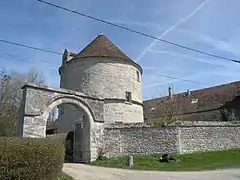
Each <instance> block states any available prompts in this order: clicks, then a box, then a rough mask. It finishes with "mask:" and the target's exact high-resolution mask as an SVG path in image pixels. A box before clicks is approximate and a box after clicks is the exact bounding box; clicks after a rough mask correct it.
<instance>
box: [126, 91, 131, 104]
mask: <svg viewBox="0 0 240 180" xmlns="http://www.w3.org/2000/svg"><path fill="white" fill-rule="evenodd" d="M125 96H126V102H128V103H132V93H131V92H128V91H126V93H125Z"/></svg>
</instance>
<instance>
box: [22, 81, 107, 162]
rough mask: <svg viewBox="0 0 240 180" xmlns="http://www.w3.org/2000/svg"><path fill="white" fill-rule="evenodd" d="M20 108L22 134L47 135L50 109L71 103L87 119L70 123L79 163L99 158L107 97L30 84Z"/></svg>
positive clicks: (29, 135) (76, 157)
mask: <svg viewBox="0 0 240 180" xmlns="http://www.w3.org/2000/svg"><path fill="white" fill-rule="evenodd" d="M22 89H23V97H22V101H21V106H20V110H19V122H18V132H19V135H20V136H22V137H35V138H43V137H45V136H46V124H47V118H48V115H49V112H50V111H51V110H52V109H53V108H54V107H56V106H58V105H61V104H64V103H68V104H72V105H75V106H76V107H77V108H78V109H79V110H81V111H82V112H83V113H84V115H85V116H84V121H83V122H80V121H79V122H78V121H77V122H74V123H73V122H71V121H70V122H69V123H73V124H72V125H71V127H72V129H66V132H70V131H74V155H73V158H74V159H73V160H74V161H75V162H88V161H91V160H94V159H95V158H96V157H97V149H98V146H100V138H101V136H102V133H103V131H102V130H103V128H102V126H103V121H104V118H103V105H104V100H103V99H100V98H93V97H88V96H86V95H84V94H83V93H81V92H77V91H72V90H66V89H59V88H49V87H46V86H39V85H35V84H26V85H25V86H24V87H23V88H22Z"/></svg>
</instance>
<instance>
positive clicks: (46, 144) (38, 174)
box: [0, 137, 64, 180]
mask: <svg viewBox="0 0 240 180" xmlns="http://www.w3.org/2000/svg"><path fill="white" fill-rule="evenodd" d="M63 161H64V146H63V144H62V142H60V141H58V140H51V139H45V138H44V139H39V138H16V137H15V138H7V137H0V179H1V180H52V179H54V178H55V177H57V175H58V174H59V173H60V172H61V170H62V166H63Z"/></svg>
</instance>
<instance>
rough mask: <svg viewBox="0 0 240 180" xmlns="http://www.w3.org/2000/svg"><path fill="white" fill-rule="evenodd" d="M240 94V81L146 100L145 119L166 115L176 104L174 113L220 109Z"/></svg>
mask: <svg viewBox="0 0 240 180" xmlns="http://www.w3.org/2000/svg"><path fill="white" fill-rule="evenodd" d="M238 96H240V81H237V82H232V83H229V84H223V85H219V86H214V87H210V88H206V89H200V90H194V91H191V92H190V95H188V94H187V92H184V93H179V94H174V95H172V99H169V98H168V96H166V97H161V98H156V99H151V100H146V101H144V102H143V104H144V117H145V119H146V120H147V119H153V118H160V117H164V116H165V115H166V112H165V111H166V109H167V108H171V107H172V106H173V104H174V106H176V108H174V111H175V112H174V114H176V115H177V114H190V113H194V112H200V111H207V110H213V109H218V108H220V107H222V106H226V105H229V104H231V102H233V101H236V97H238Z"/></svg>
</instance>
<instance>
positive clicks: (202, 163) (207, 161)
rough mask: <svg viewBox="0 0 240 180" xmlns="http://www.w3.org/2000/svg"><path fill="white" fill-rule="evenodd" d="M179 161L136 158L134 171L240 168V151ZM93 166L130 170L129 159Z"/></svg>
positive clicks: (191, 156)
mask: <svg viewBox="0 0 240 180" xmlns="http://www.w3.org/2000/svg"><path fill="white" fill-rule="evenodd" d="M174 157H176V158H177V159H178V160H179V161H178V162H171V163H161V162H159V158H160V155H146V156H135V157H134V166H133V168H132V169H138V170H158V171H200V170H214V169H222V168H236V167H240V150H239V149H233V150H225V151H212V152H199V153H193V154H184V155H176V156H174ZM91 165H96V166H104V167H115V168H128V166H127V165H128V157H126V156H123V157H115V158H104V159H103V160H98V161H95V162H92V163H91Z"/></svg>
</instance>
